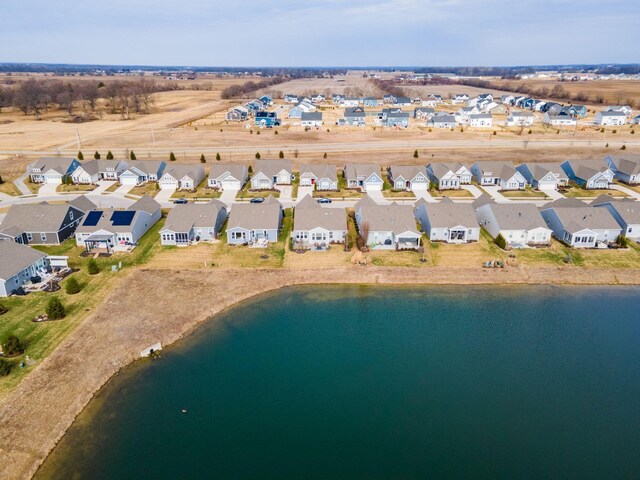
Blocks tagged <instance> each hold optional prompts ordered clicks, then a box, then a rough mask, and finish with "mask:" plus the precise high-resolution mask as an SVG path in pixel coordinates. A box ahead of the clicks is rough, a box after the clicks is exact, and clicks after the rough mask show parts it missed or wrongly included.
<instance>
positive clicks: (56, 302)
mask: <svg viewBox="0 0 640 480" xmlns="http://www.w3.org/2000/svg"><path fill="white" fill-rule="evenodd" d="M44 311H45V312H46V313H47V315H48V316H49V320H58V319H59V318H64V315H65V312H64V305H62V302H61V301H60V299H59V298H58V297H52V298H51V300H49V303H47V306H46V307H45V308H44Z"/></svg>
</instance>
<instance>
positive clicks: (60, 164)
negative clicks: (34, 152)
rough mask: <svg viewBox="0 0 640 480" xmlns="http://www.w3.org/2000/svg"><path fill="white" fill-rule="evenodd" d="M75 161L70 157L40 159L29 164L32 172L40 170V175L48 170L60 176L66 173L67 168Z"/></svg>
mask: <svg viewBox="0 0 640 480" xmlns="http://www.w3.org/2000/svg"><path fill="white" fill-rule="evenodd" d="M75 160H76V159H75V158H72V157H40V158H39V159H38V160H36V161H35V162H33V163H32V164H31V168H30V171H33V169H34V168H37V169H40V171H41V172H42V173H45V172H47V171H48V170H55V171H56V172H58V173H59V174H61V175H64V174H65V173H67V170H69V166H70V165H71V163H73V162H74V161H75Z"/></svg>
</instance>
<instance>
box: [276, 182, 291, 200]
mask: <svg viewBox="0 0 640 480" xmlns="http://www.w3.org/2000/svg"><path fill="white" fill-rule="evenodd" d="M275 188H276V190H279V191H280V201H282V202H291V200H292V197H291V193H292V192H293V187H292V186H291V185H276V187H275Z"/></svg>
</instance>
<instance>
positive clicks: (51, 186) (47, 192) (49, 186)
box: [29, 183, 60, 197]
mask: <svg viewBox="0 0 640 480" xmlns="http://www.w3.org/2000/svg"><path fill="white" fill-rule="evenodd" d="M59 185H60V184H59V183H43V184H42V186H40V188H39V189H38V196H39V197H45V196H47V197H48V196H51V195H55V194H56V191H57V189H58V186H59ZM29 193H31V192H29Z"/></svg>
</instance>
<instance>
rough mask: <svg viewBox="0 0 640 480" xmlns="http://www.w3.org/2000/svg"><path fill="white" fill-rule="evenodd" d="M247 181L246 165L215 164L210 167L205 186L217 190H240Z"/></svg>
mask: <svg viewBox="0 0 640 480" xmlns="http://www.w3.org/2000/svg"><path fill="white" fill-rule="evenodd" d="M248 179H249V173H248V170H247V167H246V165H243V164H240V163H215V164H213V165H211V170H210V171H209V180H208V183H207V186H208V187H209V188H215V189H218V190H222V191H225V190H240V189H242V187H244V185H245V183H247V180H248Z"/></svg>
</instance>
